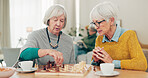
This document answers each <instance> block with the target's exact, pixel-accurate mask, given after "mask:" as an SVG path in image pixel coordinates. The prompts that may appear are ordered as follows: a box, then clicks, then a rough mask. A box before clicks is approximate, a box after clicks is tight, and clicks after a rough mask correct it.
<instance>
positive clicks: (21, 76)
mask: <svg viewBox="0 0 148 78" xmlns="http://www.w3.org/2000/svg"><path fill="white" fill-rule="evenodd" d="M96 67H97V70H98V71H100V68H99V66H96ZM115 71H118V72H120V74H119V75H118V76H114V77H101V76H98V75H95V74H94V73H95V72H94V71H90V72H89V73H88V74H87V75H86V76H84V77H82V76H50V77H49V76H48V77H46V76H38V77H37V76H35V73H17V72H16V73H15V74H14V75H13V76H12V77H11V78H99V77H100V78H148V72H145V71H135V70H121V69H115Z"/></svg>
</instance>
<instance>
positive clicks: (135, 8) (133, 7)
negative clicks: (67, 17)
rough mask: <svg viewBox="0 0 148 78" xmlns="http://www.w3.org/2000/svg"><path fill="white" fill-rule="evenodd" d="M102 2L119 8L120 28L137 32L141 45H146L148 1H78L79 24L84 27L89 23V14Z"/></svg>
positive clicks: (147, 41) (147, 42)
mask: <svg viewBox="0 0 148 78" xmlns="http://www.w3.org/2000/svg"><path fill="white" fill-rule="evenodd" d="M102 1H111V2H113V3H114V4H115V5H117V6H118V8H119V17H118V18H119V19H121V22H122V27H123V28H127V29H132V30H135V31H136V32H137V35H138V39H139V40H140V42H141V43H142V44H148V40H147V39H148V35H147V34H148V32H147V31H148V23H147V19H148V9H146V8H148V0H87V1H86V0H80V7H81V8H80V23H81V26H83V27H84V26H86V25H88V24H89V23H90V18H89V13H90V11H91V10H92V8H93V7H94V6H95V5H96V4H98V3H99V2H102Z"/></svg>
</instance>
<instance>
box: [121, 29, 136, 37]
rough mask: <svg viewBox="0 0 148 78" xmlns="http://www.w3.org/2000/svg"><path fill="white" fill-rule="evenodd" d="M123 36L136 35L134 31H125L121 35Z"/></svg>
mask: <svg viewBox="0 0 148 78" xmlns="http://www.w3.org/2000/svg"><path fill="white" fill-rule="evenodd" d="M123 35H126V36H127V35H129V36H130V35H136V32H135V31H134V30H127V31H125V32H124V33H123Z"/></svg>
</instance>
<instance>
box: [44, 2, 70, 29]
mask: <svg viewBox="0 0 148 78" xmlns="http://www.w3.org/2000/svg"><path fill="white" fill-rule="evenodd" d="M62 14H64V16H65V21H64V26H63V28H65V26H66V22H67V13H66V10H65V8H64V6H62V5H59V4H55V5H53V6H51V7H49V8H48V10H47V11H46V13H45V16H44V18H43V22H44V24H45V25H49V24H48V21H49V20H50V18H52V17H54V16H56V17H58V16H60V15H62Z"/></svg>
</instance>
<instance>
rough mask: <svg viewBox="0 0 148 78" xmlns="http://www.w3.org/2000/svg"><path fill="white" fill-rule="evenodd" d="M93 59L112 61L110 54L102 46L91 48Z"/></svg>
mask: <svg viewBox="0 0 148 78" xmlns="http://www.w3.org/2000/svg"><path fill="white" fill-rule="evenodd" d="M93 59H94V61H95V62H97V61H98V60H102V61H103V62H105V63H112V61H113V59H112V58H111V57H110V55H109V54H108V53H107V52H106V51H105V50H104V48H100V47H96V48H95V49H93Z"/></svg>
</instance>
